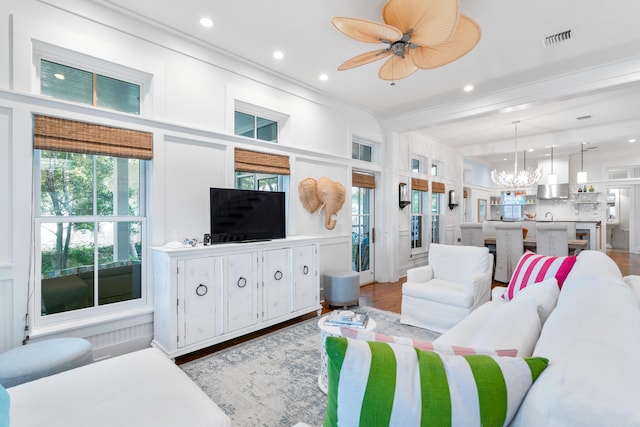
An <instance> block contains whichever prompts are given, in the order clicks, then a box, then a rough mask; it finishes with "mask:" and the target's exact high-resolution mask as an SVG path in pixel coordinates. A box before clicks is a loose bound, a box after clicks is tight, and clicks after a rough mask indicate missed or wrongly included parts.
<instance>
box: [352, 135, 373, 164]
mask: <svg viewBox="0 0 640 427" xmlns="http://www.w3.org/2000/svg"><path fill="white" fill-rule="evenodd" d="M354 146H358V155H357V157H355V156H354V154H355V153H354V150H353V149H354ZM362 147H368V148H369V154H370V159H371V160H366V159H362V158H361V156H360V153H361V152H362ZM375 153H376V151H375V146H374V145H373V144H371V143H368V142H364V141H361V140H359V139H353V140H352V141H351V159H352V160H358V161H361V162H367V163H373V162H374V159H375Z"/></svg>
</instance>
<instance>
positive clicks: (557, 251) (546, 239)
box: [536, 222, 569, 256]
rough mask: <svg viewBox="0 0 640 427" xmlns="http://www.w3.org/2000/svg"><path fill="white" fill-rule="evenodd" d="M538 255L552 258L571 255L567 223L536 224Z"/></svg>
mask: <svg viewBox="0 0 640 427" xmlns="http://www.w3.org/2000/svg"><path fill="white" fill-rule="evenodd" d="M536 253H538V254H540V255H550V256H567V255H569V232H568V230H567V224H566V223H553V222H546V223H544V222H543V223H537V224H536Z"/></svg>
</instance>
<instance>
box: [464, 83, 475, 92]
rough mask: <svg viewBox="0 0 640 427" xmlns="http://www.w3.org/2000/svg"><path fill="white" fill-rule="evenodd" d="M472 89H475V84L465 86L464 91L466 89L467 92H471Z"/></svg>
mask: <svg viewBox="0 0 640 427" xmlns="http://www.w3.org/2000/svg"><path fill="white" fill-rule="evenodd" d="M472 90H473V85H466V86H465V87H464V91H465V92H471V91H472Z"/></svg>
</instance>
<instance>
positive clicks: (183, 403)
mask: <svg viewBox="0 0 640 427" xmlns="http://www.w3.org/2000/svg"><path fill="white" fill-rule="evenodd" d="M7 392H8V394H9V397H10V402H9V409H10V411H9V415H10V423H11V427H32V426H48V427H76V426H77V427H80V426H82V427H86V426H92V427H114V426H122V427H124V426H136V427H147V426H148V427H162V426H166V427H175V426H189V427H228V426H230V425H231V420H230V418H229V417H228V416H227V415H226V414H225V413H224V412H223V411H222V410H221V409H220V408H219V407H218V406H217V405H216V404H215V403H214V402H213V401H212V400H211V399H210V398H209V397H208V396H207V395H206V394H205V393H204V392H203V391H202V390H200V388H199V387H198V386H197V385H196V384H195V383H194V382H193V381H191V379H189V377H187V375H186V374H185V373H184V372H182V371H181V370H180V368H179V367H177V366H176V365H175V363H173V362H172V361H171V360H169V359H167V357H166V356H164V355H163V354H162V353H161V352H160V351H159V350H157V349H155V348H149V349H145V350H140V351H136V352H133V353H129V354H125V355H123V356H118V357H114V358H112V359H106V360H103V361H99V362H95V363H92V364H89V365H85V366H82V367H79V368H75V369H71V370H68V371H65V372H62V373H59V374H56V375H52V376H48V377H44V378H40V379H38V380H35V381H31V382H28V383H24V384H21V385H17V386H15V387H11V388H8V389H7Z"/></svg>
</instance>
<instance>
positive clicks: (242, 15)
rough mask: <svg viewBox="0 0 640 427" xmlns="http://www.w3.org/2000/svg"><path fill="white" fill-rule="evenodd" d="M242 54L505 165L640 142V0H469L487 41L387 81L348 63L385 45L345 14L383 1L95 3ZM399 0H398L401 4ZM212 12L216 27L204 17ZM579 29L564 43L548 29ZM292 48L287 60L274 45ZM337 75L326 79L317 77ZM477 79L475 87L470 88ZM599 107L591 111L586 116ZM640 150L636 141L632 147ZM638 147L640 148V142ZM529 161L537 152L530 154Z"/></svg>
mask: <svg viewBox="0 0 640 427" xmlns="http://www.w3.org/2000/svg"><path fill="white" fill-rule="evenodd" d="M94 1H95V2H96V3H100V4H102V5H105V6H107V7H110V8H114V9H117V10H119V11H122V12H124V13H127V14H129V15H132V16H135V17H138V18H139V19H143V20H145V21H147V22H151V23H153V24H155V25H158V26H161V27H164V28H170V29H172V30H173V31H175V32H177V33H180V34H182V35H184V36H185V37H188V38H191V39H197V40H198V41H199V42H201V43H204V44H207V45H210V46H211V47H213V48H215V49H219V50H223V51H225V52H227V53H229V54H230V55H233V56H238V57H241V58H243V59H245V60H247V61H249V62H251V63H253V64H256V65H258V66H259V67H261V68H264V69H268V70H270V71H272V72H274V73H276V74H280V75H284V76H286V77H287V78H290V79H292V80H294V81H296V82H299V83H301V84H303V85H305V86H306V87H311V88H313V89H315V90H317V91H320V92H322V93H326V94H328V95H330V96H332V97H334V98H337V99H339V100H342V101H344V102H346V103H349V104H352V105H356V106H359V107H361V108H363V109H365V110H367V111H370V112H372V113H373V114H375V115H376V116H377V117H379V118H380V119H382V120H383V121H384V122H385V123H386V125H387V126H388V127H389V128H390V129H396V130H415V131H419V132H423V133H424V134H426V135H429V136H431V137H433V138H436V139H438V140H439V141H441V142H443V143H445V144H449V145H451V146H454V147H456V148H458V149H460V150H461V151H462V152H463V154H465V155H468V156H470V157H473V158H475V159H476V160H479V161H483V162H486V163H488V164H495V162H496V161H501V159H502V158H503V157H504V153H505V152H507V153H508V152H510V153H511V155H512V156H513V150H514V126H513V125H512V122H513V121H515V120H519V121H520V125H519V127H518V135H519V139H518V141H519V142H518V148H519V150H520V149H524V148H535V149H536V152H535V153H532V154H530V155H528V156H533V157H535V156H536V153H537V154H538V155H541V154H542V153H548V151H549V148H548V147H549V146H550V145H551V144H554V145H556V146H557V148H556V149H555V150H556V153H558V154H559V155H562V153H563V152H564V153H572V152H579V145H578V144H579V143H580V142H582V141H589V142H590V143H591V144H594V145H598V146H599V148H606V149H607V150H614V149H618V148H624V149H629V147H630V145H629V143H628V142H627V141H628V139H629V138H632V137H635V138H637V139H638V140H639V142H638V145H637V147H640V65H639V64H640V25H638V24H637V19H638V16H640V2H638V0H616V1H615V2H611V1H607V0H538V1H526V0H483V1H472V0H461V2H460V3H461V4H460V8H461V13H463V14H465V15H467V16H469V17H471V18H472V19H474V20H475V21H476V22H478V24H479V25H480V27H481V29H482V38H481V40H480V43H479V44H478V46H477V47H476V48H475V49H474V50H472V51H471V52H470V53H469V54H467V55H466V56H464V57H463V58H461V59H459V60H458V61H455V62H453V63H451V64H449V65H446V66H444V67H442V68H439V69H435V70H423V71H418V72H416V73H415V74H414V75H412V76H410V77H408V78H406V79H403V80H400V81H397V82H395V83H396V84H395V85H393V86H392V85H390V83H389V82H386V81H383V80H380V79H378V77H377V72H378V68H379V67H380V66H381V65H382V64H383V61H379V62H374V63H371V64H368V65H365V66H362V67H359V68H356V69H352V70H348V71H337V67H338V65H340V64H341V63H342V62H344V61H345V60H347V59H349V58H351V57H353V56H355V55H358V54H360V53H364V52H368V51H372V50H374V49H376V48H378V47H379V46H380V47H381V46H382V45H375V44H367V43H362V42H358V41H355V40H352V39H350V38H348V37H346V36H344V35H343V34H341V33H340V32H338V31H337V30H336V29H335V28H333V26H332V24H331V19H332V18H333V17H334V16H350V17H357V18H364V19H369V20H374V21H379V22H382V7H383V5H384V0H316V1H310V0H270V1H260V0H233V1H229V0H227V1H218V0H206V1H205V0H180V1H175V0H156V1H154V2H149V1H148V0H94ZM396 1H399V0H396ZM202 16H208V17H210V18H211V19H212V20H213V22H214V26H213V27H212V28H209V29H205V28H203V27H201V26H200V25H199V24H198V20H199V19H200V18H201V17H202ZM569 29H570V30H572V33H573V37H572V38H571V40H569V41H566V42H564V43H561V44H558V45H554V46H550V47H545V46H544V44H543V42H542V40H543V38H544V37H545V36H548V35H551V34H555V33H558V32H561V31H565V30H569ZM275 50H281V51H282V52H284V54H285V58H284V59H283V60H280V61H278V60H275V59H274V58H273V57H272V53H273V52H274V51H275ZM321 73H326V74H327V75H328V76H329V79H328V80H327V81H320V80H319V79H318V76H319V75H320V74H321ZM466 84H473V85H474V86H475V90H474V91H473V92H470V93H467V92H464V91H463V90H462V88H463V86H464V85H466ZM586 115H591V118H590V119H586V120H577V119H576V118H577V117H580V116H586ZM631 147H634V146H631ZM636 149H637V148H636ZM528 158H529V157H528Z"/></svg>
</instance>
